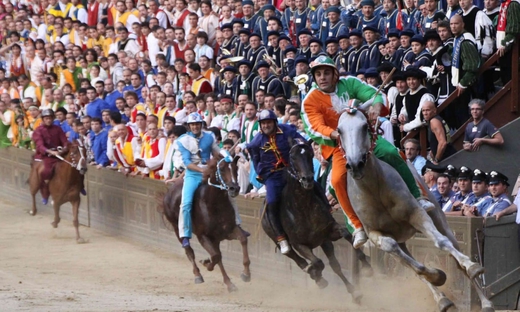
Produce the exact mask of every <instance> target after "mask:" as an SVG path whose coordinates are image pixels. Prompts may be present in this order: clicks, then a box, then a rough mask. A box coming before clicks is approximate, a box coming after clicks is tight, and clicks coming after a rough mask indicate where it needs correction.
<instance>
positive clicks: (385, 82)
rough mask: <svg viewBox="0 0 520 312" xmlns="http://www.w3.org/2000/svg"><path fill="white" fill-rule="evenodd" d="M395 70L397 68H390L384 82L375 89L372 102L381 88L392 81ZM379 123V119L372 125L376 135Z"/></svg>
mask: <svg viewBox="0 0 520 312" xmlns="http://www.w3.org/2000/svg"><path fill="white" fill-rule="evenodd" d="M396 70H397V67H394V68H392V70H391V71H390V73H389V74H388V76H386V79H385V81H383V83H381V85H380V86H379V88H378V89H377V91H376V93H375V94H374V97H373V98H372V100H374V99H375V98H376V96H378V95H379V93H380V92H381V90H383V87H384V86H386V85H387V84H388V83H389V82H390V80H392V76H393V75H394V73H395V71H396ZM378 123H379V119H377V118H376V122H375V124H374V130H375V131H376V133H377V129H378V127H379V125H378Z"/></svg>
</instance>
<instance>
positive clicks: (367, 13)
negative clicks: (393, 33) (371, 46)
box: [357, 0, 386, 36]
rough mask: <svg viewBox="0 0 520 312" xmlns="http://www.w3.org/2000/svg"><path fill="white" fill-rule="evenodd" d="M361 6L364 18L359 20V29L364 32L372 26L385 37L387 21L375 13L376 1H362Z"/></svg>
mask: <svg viewBox="0 0 520 312" xmlns="http://www.w3.org/2000/svg"><path fill="white" fill-rule="evenodd" d="M360 6H361V12H362V13H363V17H361V18H360V19H359V21H358V24H357V29H359V30H361V31H363V29H365V27H367V26H370V27H372V28H373V29H376V32H378V33H379V34H380V35H381V36H383V35H384V34H385V32H386V31H385V29H386V25H385V19H384V18H382V17H381V16H380V15H378V14H375V13H374V7H375V3H374V1H373V0H362V1H361V4H360Z"/></svg>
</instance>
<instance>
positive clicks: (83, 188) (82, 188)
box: [79, 175, 87, 196]
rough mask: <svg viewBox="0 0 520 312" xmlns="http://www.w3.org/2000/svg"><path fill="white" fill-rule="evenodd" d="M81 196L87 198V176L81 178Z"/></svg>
mask: <svg viewBox="0 0 520 312" xmlns="http://www.w3.org/2000/svg"><path fill="white" fill-rule="evenodd" d="M79 192H80V193H81V195H83V196H87V190H85V176H84V175H82V176H81V191H79Z"/></svg>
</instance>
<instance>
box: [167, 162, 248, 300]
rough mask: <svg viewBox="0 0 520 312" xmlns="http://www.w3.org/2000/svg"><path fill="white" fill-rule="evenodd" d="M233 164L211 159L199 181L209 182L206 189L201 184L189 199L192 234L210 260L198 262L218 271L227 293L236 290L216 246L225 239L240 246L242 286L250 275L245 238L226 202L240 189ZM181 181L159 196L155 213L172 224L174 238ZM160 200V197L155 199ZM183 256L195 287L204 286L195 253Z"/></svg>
mask: <svg viewBox="0 0 520 312" xmlns="http://www.w3.org/2000/svg"><path fill="white" fill-rule="evenodd" d="M237 161H238V157H236V158H235V160H234V161H233V162H232V163H227V162H225V161H223V159H222V158H220V157H219V158H218V159H217V158H213V159H211V160H210V162H209V164H208V168H207V169H206V173H205V177H204V179H203V181H206V180H208V179H209V183H211V184H213V186H212V185H209V184H206V183H204V182H203V183H202V184H201V185H200V186H199V187H198V189H197V191H196V193H195V196H194V197H193V198H194V199H193V207H192V213H191V216H192V224H193V233H194V234H195V236H197V239H198V241H199V242H200V244H201V245H202V247H204V249H206V251H207V252H208V253H209V255H210V258H209V259H206V260H203V261H201V263H202V264H203V265H204V266H205V267H206V268H207V269H208V271H213V268H214V267H215V265H218V266H219V267H220V271H221V272H222V276H223V278H224V283H225V284H226V286H227V289H228V291H230V292H231V291H235V290H237V288H236V286H235V285H234V284H233V283H232V282H231V280H230V278H229V276H228V275H227V273H226V270H225V269H224V265H223V264H222V253H221V252H220V242H221V241H223V240H225V239H227V240H232V239H237V240H239V241H240V243H241V244H242V253H243V264H244V271H243V272H242V274H241V276H240V277H241V278H242V280H243V281H244V282H249V281H250V280H251V272H250V271H249V264H250V260H249V253H248V251H247V237H246V236H245V235H244V233H243V232H242V230H241V229H240V228H239V227H238V226H237V225H236V223H235V211H234V209H233V206H232V204H231V201H230V198H229V197H230V196H231V197H236V196H237V195H238V191H239V190H240V187H239V186H238V184H237V182H236V181H237V179H236V177H237V172H238V171H237ZM182 185H183V181H182V180H179V181H177V182H176V183H174V184H173V185H172V186H171V187H170V188H169V189H168V192H167V193H166V195H164V196H162V202H160V204H159V211H160V212H163V213H164V216H165V217H166V219H167V220H168V221H169V222H170V223H171V224H172V226H173V228H174V230H175V235H176V236H177V238H178V239H179V242H180V241H181V239H180V237H179V227H178V223H179V211H180V204H181V197H182ZM159 197H161V195H159ZM185 250H186V256H187V257H188V259H189V260H190V261H191V263H192V265H193V274H194V275H195V284H200V283H203V282H204V279H203V278H202V275H201V274H200V270H199V268H198V267H197V263H196V261H195V253H194V252H193V249H192V248H191V247H187V248H185Z"/></svg>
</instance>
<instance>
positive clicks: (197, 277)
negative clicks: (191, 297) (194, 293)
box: [195, 276, 204, 284]
mask: <svg viewBox="0 0 520 312" xmlns="http://www.w3.org/2000/svg"><path fill="white" fill-rule="evenodd" d="M202 283H204V278H202V276H195V284H202Z"/></svg>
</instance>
